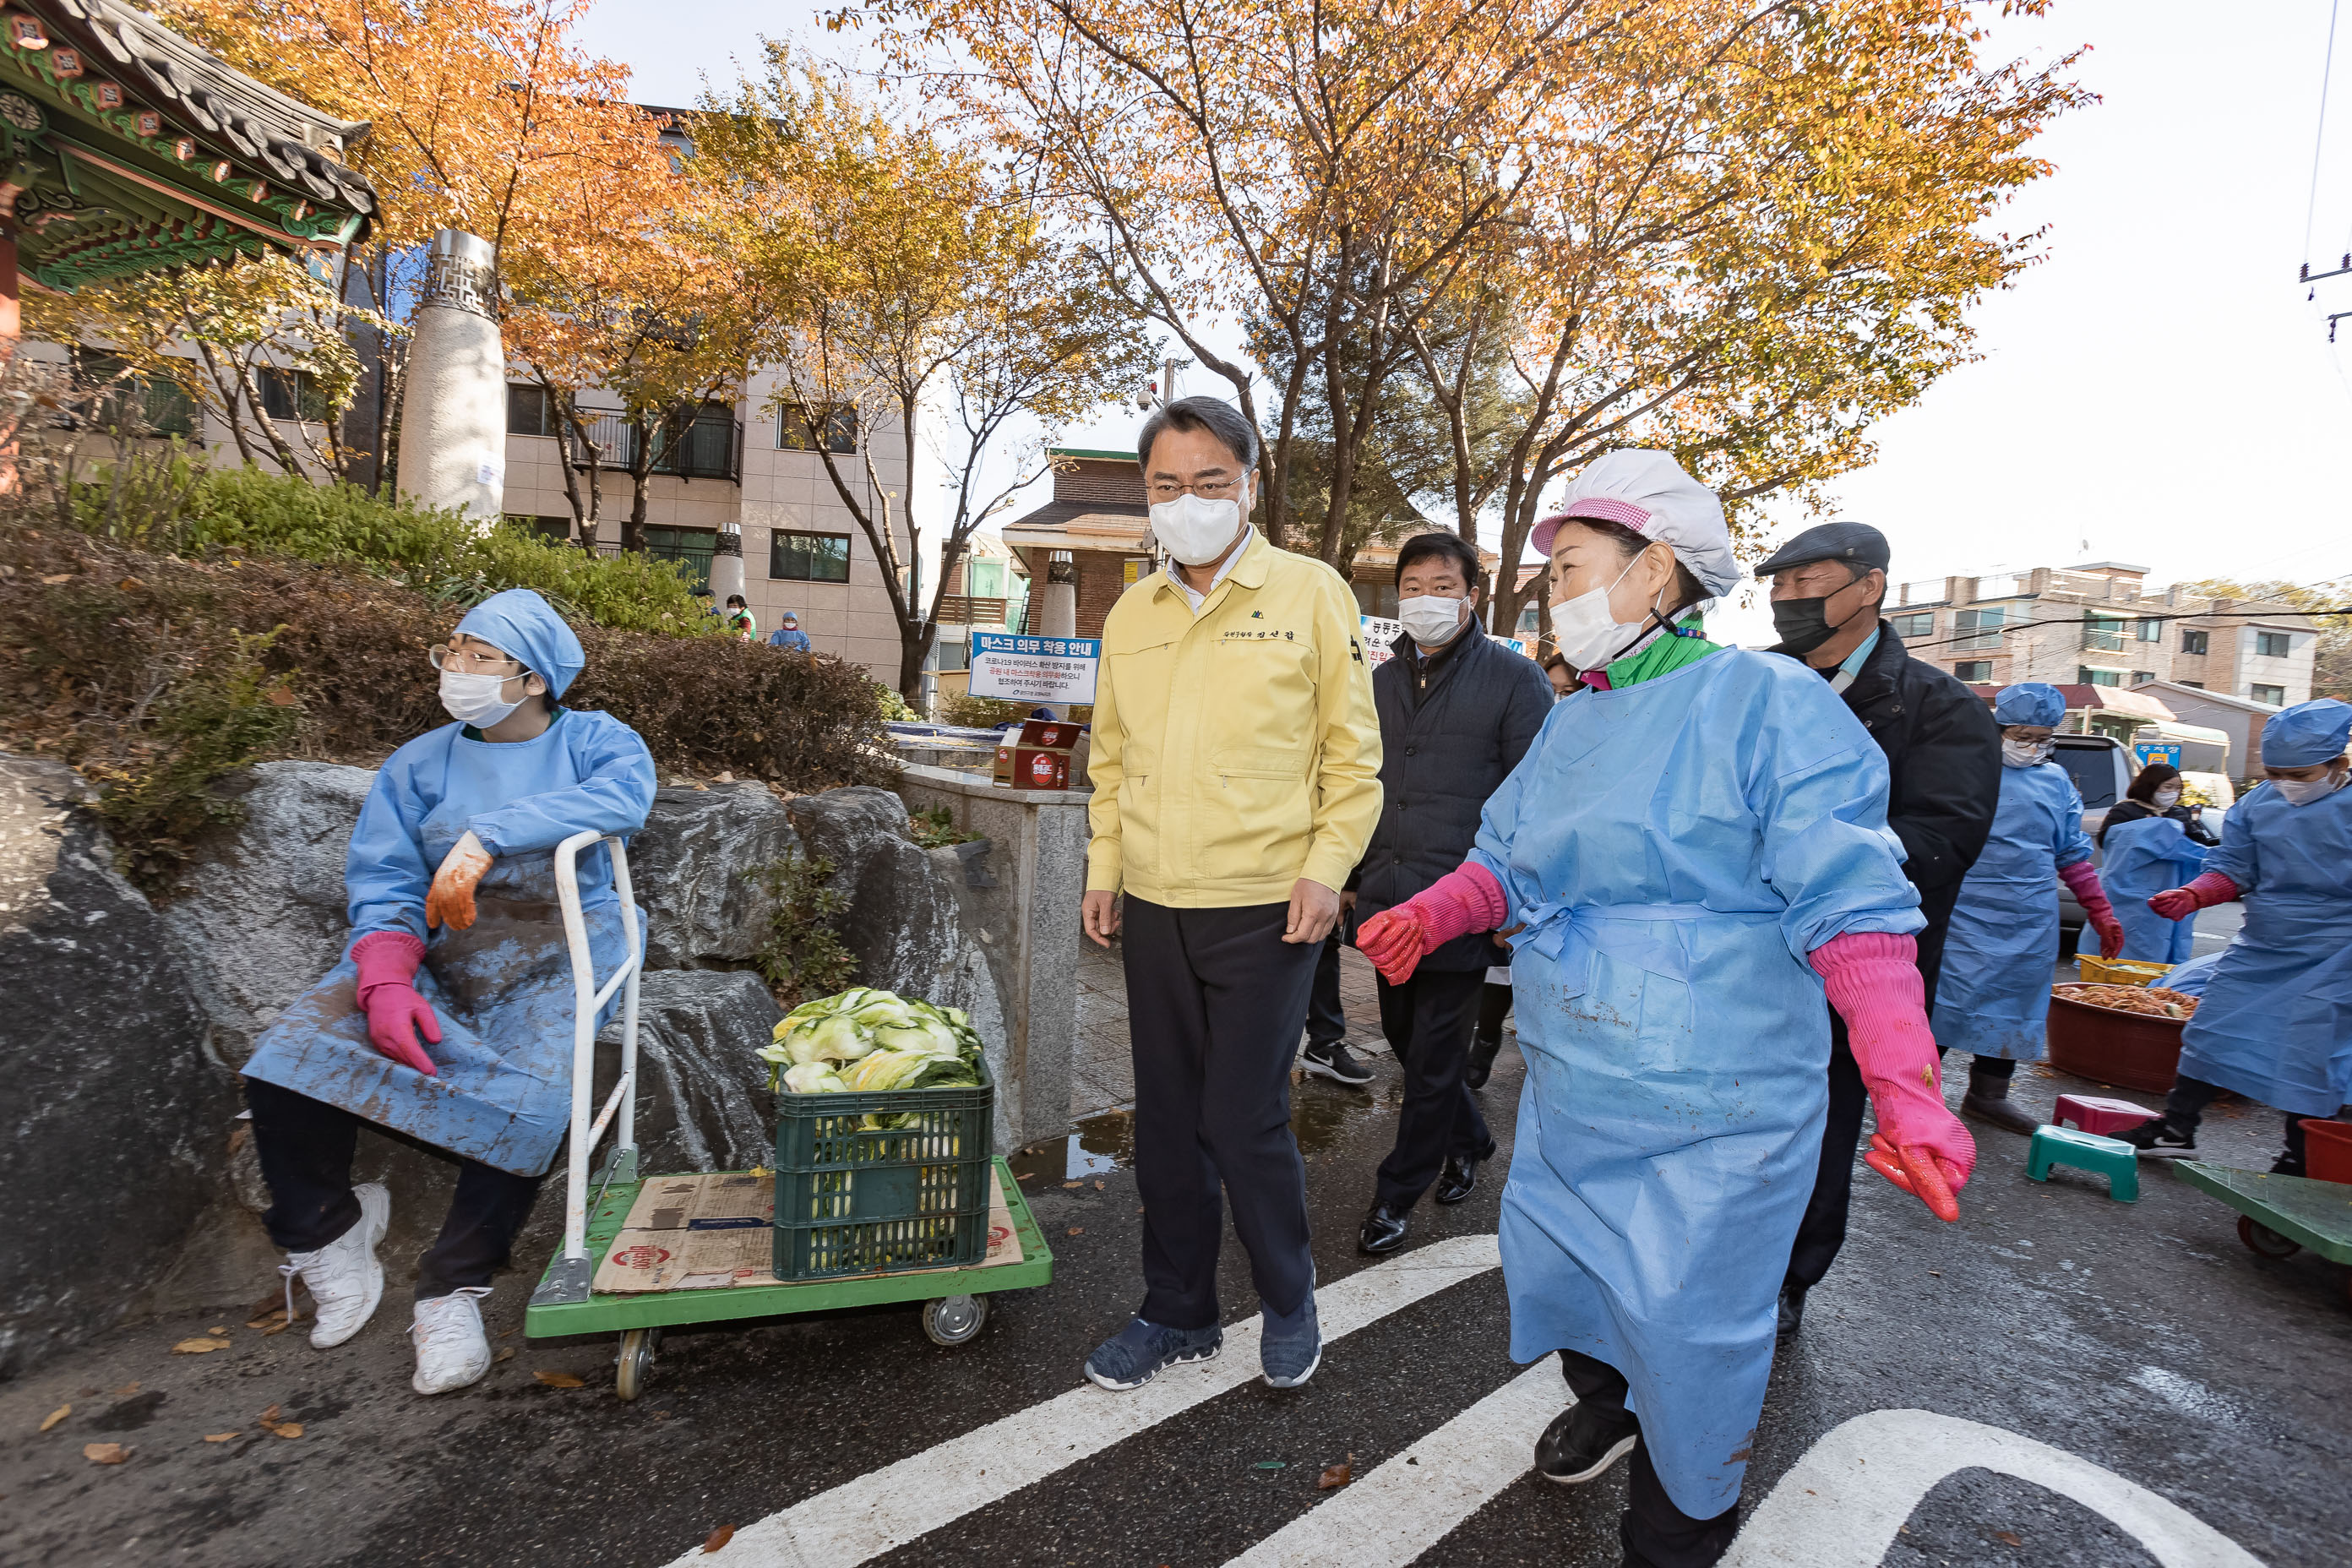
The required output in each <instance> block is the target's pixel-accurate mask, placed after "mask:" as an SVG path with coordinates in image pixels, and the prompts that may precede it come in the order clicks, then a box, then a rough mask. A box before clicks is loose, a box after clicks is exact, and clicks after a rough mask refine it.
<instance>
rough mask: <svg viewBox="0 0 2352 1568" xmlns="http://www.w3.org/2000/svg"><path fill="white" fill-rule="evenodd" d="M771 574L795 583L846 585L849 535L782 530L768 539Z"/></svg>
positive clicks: (769, 572) (769, 573)
mask: <svg viewBox="0 0 2352 1568" xmlns="http://www.w3.org/2000/svg"><path fill="white" fill-rule="evenodd" d="M768 575H769V576H771V577H782V578H787V579H789V580H791V581H793V582H795V583H846V582H848V581H849V535H847V534H845V533H799V532H793V531H787V530H785V529H781V528H780V529H778V530H776V531H775V532H774V533H773V534H772V535H771V536H770V538H769V540H768Z"/></svg>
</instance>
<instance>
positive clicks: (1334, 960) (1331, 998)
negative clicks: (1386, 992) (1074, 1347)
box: [1147, 916, 1348, 1321]
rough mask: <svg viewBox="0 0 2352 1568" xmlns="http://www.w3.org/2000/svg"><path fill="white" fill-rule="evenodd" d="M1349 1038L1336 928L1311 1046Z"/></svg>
mask: <svg viewBox="0 0 2352 1568" xmlns="http://www.w3.org/2000/svg"><path fill="white" fill-rule="evenodd" d="M1285 918H1286V919H1287V918H1288V917H1287V916H1286V917H1285ZM1347 1037H1348V1014H1347V1011H1346V1009H1344V1008H1342V1007H1341V1006H1340V1005H1339V928H1338V927H1336V926H1335V927H1333V928H1332V931H1331V934H1330V936H1329V937H1328V938H1327V939H1326V940H1325V942H1324V943H1323V952H1322V956H1321V957H1319V958H1318V959H1317V960H1316V961H1315V989H1314V991H1313V992H1312V993H1310V994H1309V995H1308V998H1307V1044H1308V1045H1310V1046H1329V1045H1336V1044H1338V1043H1339V1041H1341V1040H1344V1039H1346V1038H1347ZM1147 1321H1148V1320H1147Z"/></svg>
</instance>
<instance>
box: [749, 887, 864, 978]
mask: <svg viewBox="0 0 2352 1568" xmlns="http://www.w3.org/2000/svg"><path fill="white" fill-rule="evenodd" d="M833 869H834V868H833V862H832V861H830V860H822V859H819V860H779V861H777V862H776V863H775V864H774V865H772V866H765V867H762V868H761V869H760V870H758V871H756V872H754V873H753V875H754V876H756V877H757V878H758V879H759V880H760V885H761V887H763V888H765V889H767V890H768V894H769V896H770V897H771V898H772V899H774V900H776V912H775V913H774V914H773V915H772V916H771V917H769V921H768V940H767V941H766V942H763V943H761V947H760V951H759V953H758V954H757V956H756V958H755V959H754V962H755V963H758V964H759V966H760V975H761V979H763V980H765V981H767V983H768V988H769V989H770V990H771V991H772V992H774V993H775V996H776V1001H777V1002H778V1003H779V1004H780V1005H782V1006H783V1007H784V1008H785V1009H786V1010H787V1011H789V1010H790V1009H792V1008H794V1007H797V1006H799V1005H801V1004H802V1003H803V1002H810V1001H814V1000H815V999H816V998H817V997H819V996H830V995H832V994H834V993H835V992H836V991H844V990H846V989H848V987H849V984H850V982H851V981H853V980H855V979H856V977H857V958H856V954H854V953H852V952H850V951H849V949H848V948H847V947H845V946H844V945H843V944H842V941H841V932H840V931H839V930H838V929H837V928H836V926H835V921H836V920H837V919H838V918H839V917H840V915H841V912H842V910H845V909H847V908H848V907H849V900H846V899H845V898H843V897H842V896H841V895H840V894H839V893H836V892H835V891H834V890H833V889H831V888H829V887H827V886H825V884H826V882H827V881H829V880H830V879H832V877H833Z"/></svg>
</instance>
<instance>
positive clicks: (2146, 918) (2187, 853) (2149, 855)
mask: <svg viewBox="0 0 2352 1568" xmlns="http://www.w3.org/2000/svg"><path fill="white" fill-rule="evenodd" d="M2099 847H2101V848H2102V849H2105V851H2106V852H2107V863H2106V865H2105V867H2103V868H2101V870H2100V872H2099V880H2100V881H2101V882H2102V883H2104V884H2105V886H2106V889H2107V894H2108V896H2109V897H2111V898H2112V899H2114V900H2115V901H2116V920H2117V921H2120V922H2121V923H2122V925H2123V928H2124V951H2123V954H2122V956H2124V957H2125V958H2129V959H2137V960H2138V961H2139V962H2141V963H2188V962H2189V959H2190V957H2191V956H2193V955H2194V953H2195V952H2196V949H2197V911H2196V910H2189V913H2187V914H2186V915H2183V916H2182V917H2181V918H2180V919H2179V920H2177V921H2168V920H2166V919H2165V918H2164V917H2163V916H2162V915H2160V914H2158V913H2157V912H2156V911H2155V910H2152V909H2149V908H2148V907H2147V900H2148V899H2149V898H2150V897H2151V896H2153V895H2155V894H2157V893H2160V892H2162V891H2164V890H2165V889H2167V888H2177V887H2179V886H2180V885H2181V884H2182V883H2183V882H2186V881H2188V880H2189V879H2190V878H2191V877H2194V876H2196V875H2197V873H2198V872H2200V871H2201V870H2203V869H2204V868H2205V859H2206V856H2207V853H2208V851H2207V849H2206V847H2205V846H2204V845H2202V844H2200V843H2198V842H2197V840H2195V839H2194V838H2191V837H2189V829H2188V828H2187V827H2186V826H2183V825H2182V824H2181V822H2180V820H2179V818H2178V817H2172V816H2142V817H2137V818H2135V819H2134V820H2132V821H2129V822H2108V823H2106V824H2105V825H2104V826H2101V828H2100V829H2099Z"/></svg>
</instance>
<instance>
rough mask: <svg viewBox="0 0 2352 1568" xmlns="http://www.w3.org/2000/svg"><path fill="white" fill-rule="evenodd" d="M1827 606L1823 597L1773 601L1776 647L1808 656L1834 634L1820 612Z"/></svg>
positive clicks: (1835, 629) (1827, 618)
mask: <svg viewBox="0 0 2352 1568" xmlns="http://www.w3.org/2000/svg"><path fill="white" fill-rule="evenodd" d="M1828 603H1829V600H1828V599H1827V598H1820V599H1775V600H1773V601H1772V630H1773V631H1774V632H1776V633H1778V634H1779V636H1780V646H1781V647H1784V648H1786V649H1788V650H1789V651H1790V653H1793V654H1808V653H1811V652H1812V651H1813V649H1815V648H1817V647H1821V646H1822V644H1823V643H1825V642H1827V641H1829V640H1830V638H1831V637H1834V636H1835V635H1837V627H1835V626H1832V625H1830V618H1829V616H1827V615H1826V614H1824V613H1823V611H1822V605H1826V604H1828Z"/></svg>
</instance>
